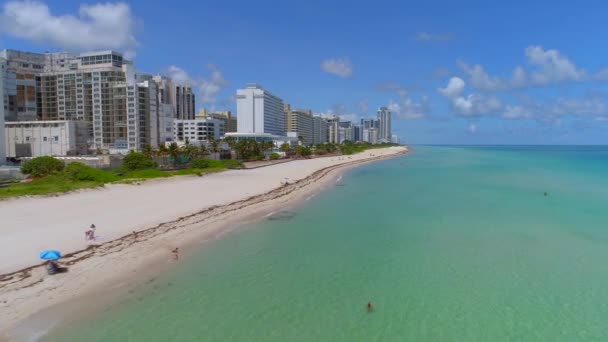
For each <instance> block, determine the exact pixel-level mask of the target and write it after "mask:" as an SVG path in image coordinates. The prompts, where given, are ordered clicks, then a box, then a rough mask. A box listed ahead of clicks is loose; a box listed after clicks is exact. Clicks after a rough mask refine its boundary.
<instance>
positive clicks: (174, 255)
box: [171, 247, 179, 261]
mask: <svg viewBox="0 0 608 342" xmlns="http://www.w3.org/2000/svg"><path fill="white" fill-rule="evenodd" d="M171 253H173V260H175V261H177V260H179V248H178V247H175V249H174V250H172V251H171Z"/></svg>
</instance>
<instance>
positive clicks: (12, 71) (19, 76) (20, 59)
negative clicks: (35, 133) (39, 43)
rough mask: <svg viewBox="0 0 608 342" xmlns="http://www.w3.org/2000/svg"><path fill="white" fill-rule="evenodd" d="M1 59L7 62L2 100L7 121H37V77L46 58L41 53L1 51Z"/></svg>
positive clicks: (0, 96)
mask: <svg viewBox="0 0 608 342" xmlns="http://www.w3.org/2000/svg"><path fill="white" fill-rule="evenodd" d="M0 59H4V60H5V73H4V75H3V78H4V89H3V91H2V92H1V93H0V98H3V99H4V104H5V105H6V108H5V113H4V115H5V120H6V121H18V120H19V121H23V120H36V114H37V104H36V93H37V87H36V77H37V76H39V75H40V74H41V73H42V71H43V69H44V63H45V56H44V55H43V54H39V53H32V52H23V51H16V50H1V51H0Z"/></svg>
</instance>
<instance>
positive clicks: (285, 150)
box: [280, 143, 291, 154]
mask: <svg viewBox="0 0 608 342" xmlns="http://www.w3.org/2000/svg"><path fill="white" fill-rule="evenodd" d="M280 148H281V151H283V152H285V153H286V154H287V153H289V150H290V149H291V147H290V146H289V144H288V143H283V144H282V145H281V147H280Z"/></svg>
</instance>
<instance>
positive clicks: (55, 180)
mask: <svg viewBox="0 0 608 342" xmlns="http://www.w3.org/2000/svg"><path fill="white" fill-rule="evenodd" d="M103 184H104V183H103V182H97V181H72V180H70V179H68V178H67V177H65V176H64V175H61V174H57V175H50V176H46V177H43V178H39V179H35V180H33V181H31V182H29V183H16V184H12V185H10V186H7V187H4V188H0V199H5V198H9V197H17V196H27V195H46V194H52V193H58V192H68V191H74V190H78V189H87V188H96V187H99V186H103Z"/></svg>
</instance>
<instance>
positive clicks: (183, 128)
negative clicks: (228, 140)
mask: <svg viewBox="0 0 608 342" xmlns="http://www.w3.org/2000/svg"><path fill="white" fill-rule="evenodd" d="M225 125H226V124H225V122H224V120H220V119H213V118H204V119H197V120H174V122H173V127H174V129H173V134H174V138H173V139H174V141H175V142H177V143H185V142H186V140H188V141H189V142H191V143H193V144H199V143H202V142H209V141H211V140H215V139H220V138H222V137H223V136H224V131H225V128H226V126H225Z"/></svg>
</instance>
